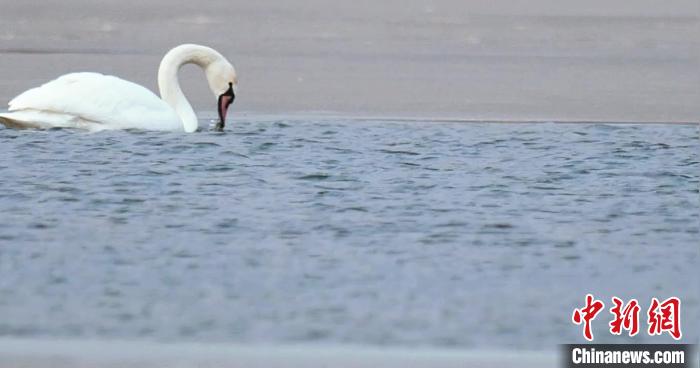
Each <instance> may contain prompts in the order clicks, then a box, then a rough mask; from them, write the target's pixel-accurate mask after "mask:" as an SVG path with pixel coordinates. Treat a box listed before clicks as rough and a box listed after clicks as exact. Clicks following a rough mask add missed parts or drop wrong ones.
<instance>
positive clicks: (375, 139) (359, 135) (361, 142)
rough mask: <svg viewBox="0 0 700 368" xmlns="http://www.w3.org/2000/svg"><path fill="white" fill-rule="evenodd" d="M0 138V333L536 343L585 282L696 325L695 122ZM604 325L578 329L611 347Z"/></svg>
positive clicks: (291, 127)
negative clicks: (665, 307) (671, 300)
mask: <svg viewBox="0 0 700 368" xmlns="http://www.w3.org/2000/svg"><path fill="white" fill-rule="evenodd" d="M239 119H241V118H240V117H239ZM0 147H2V151H3V154H2V155H0V189H1V190H0V336H10V337H76V338H92V337H100V338H125V339H152V340H168V341H173V340H178V341H224V342H225V341H232V342H244V343H282V342H284V343H290V342H292V343H296V342H302V343H353V344H354V343H357V344H371V345H408V346H416V345H426V346H447V347H451V346H455V347H465V348H474V347H476V348H498V347H505V348H528V349H551V348H552V347H554V346H555V344H558V343H564V342H576V341H581V340H582V337H581V328H580V327H578V326H574V325H573V324H572V323H571V322H570V318H571V317H570V316H571V312H572V310H573V308H576V307H580V306H581V305H582V304H583V301H584V297H585V294H586V293H588V292H591V293H594V295H595V296H596V297H597V298H599V299H602V300H603V301H605V302H606V308H609V305H608V304H610V300H609V298H610V296H612V295H616V296H619V297H621V298H623V299H628V298H633V297H634V298H637V299H639V301H640V304H641V305H642V310H643V312H642V313H645V311H646V308H647V307H648V305H649V299H650V298H651V297H658V298H667V297H669V296H678V297H680V298H681V299H682V301H683V326H684V330H683V333H684V341H685V340H686V339H688V340H689V341H688V342H692V341H696V342H697V338H698V331H697V330H696V329H695V328H694V327H695V326H697V322H698V321H699V320H700V319H699V318H698V316H699V309H700V308H699V307H698V303H699V300H698V299H699V293H698V290H700V283H699V280H698V274H697V265H698V259H699V257H698V255H699V253H700V250H699V249H698V248H699V247H698V245H697V240H698V221H699V218H700V217H699V212H700V206H699V203H698V201H699V197H698V166H699V164H698V162H699V158H698V152H699V149H698V148H700V147H699V143H698V127H697V126H696V125H607V124H547V123H545V124H487V123H483V124H482V123H474V124H458V123H424V122H405V121H404V122H401V121H355V120H352V121H351V120H343V119H325V120H324V119H320V118H319V119H315V120H309V119H301V118H299V119H293V120H282V119H275V118H260V119H256V118H245V119H244V120H243V121H235V123H234V124H233V125H230V126H228V127H227V131H226V132H225V133H223V134H222V133H214V132H207V131H205V132H200V133H196V134H176V133H157V132H124V131H116V132H100V133H85V132H77V131H70V130H53V131H17V130H9V129H3V128H0ZM605 313H606V314H607V311H606V312H605ZM643 320H645V319H643ZM608 321H609V317H608V316H603V315H601V317H599V318H598V319H597V320H596V323H595V324H594V334H595V336H596V341H597V342H609V341H610V342H621V341H629V340H630V339H628V340H625V339H624V338H620V337H616V338H613V337H612V336H611V335H610V334H609V332H608V331H607V322H608ZM643 328H644V325H643ZM643 335H644V336H643ZM631 340H632V341H634V342H666V341H668V340H669V339H668V338H667V337H661V338H654V339H652V338H650V337H649V336H646V335H645V334H640V335H638V336H637V337H635V338H634V339H631Z"/></svg>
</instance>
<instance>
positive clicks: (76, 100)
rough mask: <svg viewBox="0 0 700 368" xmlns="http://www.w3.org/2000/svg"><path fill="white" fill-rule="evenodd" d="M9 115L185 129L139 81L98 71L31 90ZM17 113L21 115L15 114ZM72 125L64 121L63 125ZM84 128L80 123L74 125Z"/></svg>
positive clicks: (112, 126) (69, 76) (12, 103)
mask: <svg viewBox="0 0 700 368" xmlns="http://www.w3.org/2000/svg"><path fill="white" fill-rule="evenodd" d="M8 110H9V111H10V114H12V113H15V114H18V113H19V112H24V114H25V115H27V114H28V113H30V112H31V113H33V115H31V114H29V115H28V116H34V117H40V116H52V117H53V118H54V119H53V120H50V121H43V122H35V123H36V124H35V125H38V126H45V125H49V126H55V124H53V123H52V121H56V117H61V119H60V121H64V122H66V121H71V118H73V119H72V120H73V121H76V122H83V123H84V122H89V123H90V124H95V125H99V126H100V127H99V128H97V129H98V130H99V129H151V130H182V129H183V125H182V122H181V121H180V118H179V117H178V116H177V114H176V113H175V111H174V110H173V109H172V108H171V107H170V106H168V104H166V103H165V102H164V101H163V100H161V99H160V98H158V96H156V95H155V94H153V92H151V91H149V90H148V89H146V88H145V87H142V86H140V85H138V84H135V83H132V82H129V81H125V80H123V79H120V78H117V77H114V76H110V75H103V74H99V73H71V74H66V75H63V76H61V77H59V78H57V79H55V80H53V81H50V82H48V83H46V84H44V85H42V86H40V87H37V88H33V89H30V90H28V91H26V92H24V93H22V94H20V95H19V96H17V97H15V98H14V99H13V100H12V101H10V103H9V109H8ZM15 116H18V115H15ZM66 124H68V125H70V124H69V123H65V124H62V125H66ZM75 127H81V126H75Z"/></svg>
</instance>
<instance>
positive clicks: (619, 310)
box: [610, 297, 639, 336]
mask: <svg viewBox="0 0 700 368" xmlns="http://www.w3.org/2000/svg"><path fill="white" fill-rule="evenodd" d="M612 301H613V303H614V304H615V306H614V307H612V308H610V313H612V314H613V316H615V318H614V319H613V320H612V321H610V333H611V334H613V335H620V334H622V329H625V330H627V331H629V335H630V336H634V335H636V334H637V333H638V332H639V303H638V302H637V299H632V300H630V301H629V303H627V305H626V306H624V308H623V305H624V304H623V302H622V299H620V298H617V297H613V298H612Z"/></svg>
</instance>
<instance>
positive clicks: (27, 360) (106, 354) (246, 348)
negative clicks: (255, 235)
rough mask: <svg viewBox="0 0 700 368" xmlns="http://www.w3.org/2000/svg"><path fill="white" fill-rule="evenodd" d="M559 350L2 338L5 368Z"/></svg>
mask: <svg viewBox="0 0 700 368" xmlns="http://www.w3.org/2000/svg"><path fill="white" fill-rule="evenodd" d="M558 362H559V355H558V354H557V353H556V352H554V351H543V352H538V351H515V350H459V349H444V348H409V347H405V348H403V347H376V346H356V345H305V344H302V345H296V344H294V345H266V344H262V345H248V344H237V343H233V344H228V343H191V342H174V343H163V342H150V341H138V340H80V339H68V340H63V339H23V338H0V368H10V367H13V368H15V367H26V368H33V367H46V366H51V367H53V368H64V367H65V368H69V367H70V368H83V367H84V368H87V367H121V366H125V365H128V366H129V367H132V368H140V367H144V368H145V367H173V366H177V367H180V368H189V367H209V366H211V367H221V368H224V367H225V368H235V367H266V368H275V367H278V368H283V367H308V368H314V367H334V368H335V367H342V368H359V367H387V368H393V367H396V368H399V367H402V368H403V367H407V368H409V367H431V368H451V367H462V368H464V367H514V366H519V367H542V368H547V367H555V366H557V363H558Z"/></svg>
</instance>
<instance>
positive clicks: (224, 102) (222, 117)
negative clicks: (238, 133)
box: [214, 83, 236, 132]
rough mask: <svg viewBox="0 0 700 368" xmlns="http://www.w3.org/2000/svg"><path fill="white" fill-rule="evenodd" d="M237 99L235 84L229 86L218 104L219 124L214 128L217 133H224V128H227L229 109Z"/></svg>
mask: <svg viewBox="0 0 700 368" xmlns="http://www.w3.org/2000/svg"><path fill="white" fill-rule="evenodd" d="M235 99H236V94H235V93H234V92H233V84H232V83H229V84H228V90H226V92H224V93H223V94H222V95H221V96H219V101H218V102H217V110H218V112H219V122H218V123H216V127H215V128H214V129H215V130H217V131H219V132H220V131H223V130H224V126H226V113H227V112H228V107H229V106H231V104H232V103H233V101H234V100H235Z"/></svg>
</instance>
